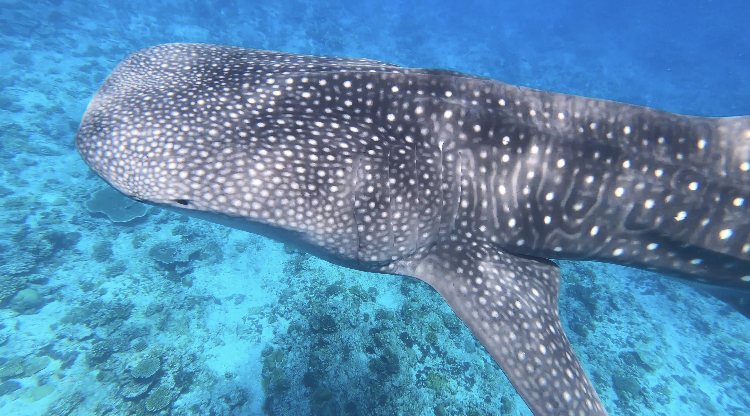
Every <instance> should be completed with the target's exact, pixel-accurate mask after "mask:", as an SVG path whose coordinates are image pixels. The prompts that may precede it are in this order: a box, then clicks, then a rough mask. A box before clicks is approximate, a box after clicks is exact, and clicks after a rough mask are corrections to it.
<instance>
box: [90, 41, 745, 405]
mask: <svg viewBox="0 0 750 416" xmlns="http://www.w3.org/2000/svg"><path fill="white" fill-rule="evenodd" d="M76 145H77V147H78V149H79V151H80V153H81V155H82V156H83V158H84V160H85V161H86V162H87V163H88V165H89V166H90V167H91V168H92V169H93V170H94V171H96V172H97V173H98V174H99V175H100V176H101V177H102V178H104V179H105V180H106V181H107V182H108V183H110V184H111V185H112V186H113V187H115V188H117V189H118V190H119V191H121V192H122V193H124V194H125V195H128V196H130V197H133V198H135V199H138V200H141V201H144V202H148V203H152V204H157V205H161V206H166V207H169V208H171V209H175V210H182V211H184V212H187V213H189V214H190V215H195V216H199V217H202V218H206V219H209V220H212V221H216V222H220V223H224V224H227V225H230V226H233V227H236V228H240V229H245V230H249V231H252V232H257V233H261V234H264V235H267V236H269V237H271V238H275V239H277V240H281V241H285V242H287V243H292V244H296V245H298V246H301V247H302V248H304V249H306V250H308V251H310V252H312V253H314V254H316V255H318V256H320V257H323V258H326V259H328V260H330V261H333V262H336V263H338V264H341V265H344V266H347V267H352V268H357V269H360V270H368V271H377V272H387V273H394V274H402V275H406V276H413V277H417V278H419V279H422V280H424V281H426V282H428V283H429V284H430V285H432V286H433V287H434V288H435V289H436V290H437V291H438V292H439V293H440V294H441V295H442V296H443V297H444V298H445V299H446V301H447V302H448V304H449V305H450V306H451V307H452V308H453V310H454V311H455V312H456V313H457V314H458V316H459V317H460V318H461V319H462V320H463V322H464V323H466V325H467V326H468V327H469V328H470V329H471V330H472V331H473V332H474V334H475V335H476V336H477V337H478V338H479V340H480V341H481V342H482V344H483V345H484V346H485V348H487V350H488V351H489V352H490V354H491V355H492V357H493V358H494V359H495V360H496V361H497V362H498V364H499V365H500V366H501V368H502V369H503V371H504V372H505V374H506V375H507V376H508V378H509V379H510V380H511V382H512V383H513V385H514V386H515V387H516V389H517V390H518V392H519V393H520V394H521V396H522V397H523V398H524V400H525V401H526V403H527V404H528V405H529V407H530V408H531V410H532V411H533V412H534V414H535V415H537V416H540V415H604V414H606V412H605V410H604V408H603V407H602V405H601V402H600V401H599V398H598V397H597V394H596V392H595V391H594V388H593V387H592V385H591V382H590V381H589V379H588V378H587V376H586V374H585V372H584V370H583V369H582V367H581V365H580V363H579V362H578V360H577V358H576V357H575V355H574V353H573V351H572V349H571V347H570V343H569V342H568V340H567V338H566V337H565V334H564V332H563V329H562V326H561V324H560V320H559V317H558V314H557V297H558V292H559V286H560V273H559V270H558V268H557V266H555V264H554V263H552V262H551V261H549V259H563V258H571V259H587V260H596V261H605V262H612V263H618V264H624V265H630V266H634V267H639V268H648V269H654V270H658V271H661V272H665V273H670V274H673V275H676V276H679V277H681V278H684V279H692V280H698V281H706V282H709V283H712V284H717V285H723V286H729V287H736V288H744V289H747V288H748V287H750V283H748V281H749V280H750V237H749V235H750V220H749V219H750V212H748V209H749V208H748V206H750V118H748V117H737V118H698V117H688V116H680V115H675V114H669V113H664V112H661V111H657V110H652V109H647V108H642V107H636V106H631V105H626V104H620V103H614V102H609V101H603V100H595V99H589V98H582V97H575V96H569V95H563V94H556V93H550V92H543V91H536V90H531V89H527V88H519V87H514V86H510V85H507V84H503V83H501V82H498V81H494V80H489V79H484V78H478V77H472V76H469V75H465V74H459V73H454V72H447V71H439V70H424V69H412V68H402V67H398V66H395V65H389V64H386V63H382V62H377V61H370V60H364V59H347V58H323V57H313V56H302V55H294V54H286V53H280V52H267V51H258V50H249V49H241V48H233V47H224V46H212V45H195V44H171V45H161V46H155V47H152V48H148V49H144V50H141V51H139V52H136V53H134V54H132V55H130V56H129V57H127V58H126V59H125V60H124V61H123V62H122V63H121V64H120V65H119V66H118V67H117V68H116V69H115V70H114V72H113V73H112V74H111V75H110V76H109V78H108V79H107V80H106V81H105V83H104V85H102V87H101V88H100V90H99V91H98V92H97V94H96V95H95V96H94V98H93V99H92V101H91V103H90V105H89V107H88V109H87V111H86V114H85V115H84V118H83V122H82V124H81V127H80V128H79V130H78V133H77V135H76Z"/></svg>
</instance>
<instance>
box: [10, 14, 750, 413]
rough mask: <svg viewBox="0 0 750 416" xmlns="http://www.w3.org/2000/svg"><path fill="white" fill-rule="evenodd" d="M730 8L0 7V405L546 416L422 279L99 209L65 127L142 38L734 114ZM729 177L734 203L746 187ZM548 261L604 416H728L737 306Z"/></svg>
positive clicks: (745, 57) (711, 291)
mask: <svg viewBox="0 0 750 416" xmlns="http://www.w3.org/2000/svg"><path fill="white" fill-rule="evenodd" d="M748 16H750V3H748V2H747V1H745V0H725V1H696V0H690V1H681V2H675V1H668V0H650V1H646V0H633V1H628V2H602V1H592V0H568V1H547V0H544V1H536V2H530V1H521V2H518V1H505V0H497V1H490V0H483V1H478V0H476V1H474V0H467V1H462V2H449V1H427V0H412V1H405V0H381V1H369V0H368V1H344V0H329V1H313V0H307V1H303V0H257V1H256V0H253V1H246V2H235V1H221V0H184V1H178V0H159V1H143V0H132V1H108V0H100V1H95V2H94V1H84V0H45V1H31V0H0V68H2V69H1V70H0V207H2V209H0V415H10V416H33V415H50V416H67V415H85V416H103V415H111V416H114V415H143V416H146V415H173V416H181V415H216V416H220V415H278V416H281V415H293V416H302V415H320V416H323V415H346V416H355V415H361V416H365V415H404V416H411V415H419V416H443V415H471V416H479V415H498V416H501V415H502V416H519V415H524V416H529V415H532V414H536V415H537V416H541V415H557V414H567V413H562V412H559V411H556V410H554V409H552V408H550V409H547V410H538V411H537V413H532V411H531V410H530V408H529V407H530V406H531V407H534V406H536V405H535V403H534V402H533V401H532V403H530V404H527V402H525V401H524V399H523V398H522V397H521V395H519V392H521V393H522V394H523V393H524V392H525V393H526V395H524V397H526V398H527V399H528V397H533V394H536V392H529V391H530V390H533V389H530V388H528V387H527V385H526V384H524V382H523V380H520V381H518V380H517V382H514V384H515V387H514V384H511V381H510V380H509V379H508V377H506V375H505V374H504V373H503V370H502V369H501V368H500V366H499V365H498V364H497V363H496V361H495V359H493V356H492V355H490V353H489V352H488V350H487V349H485V346H483V342H480V340H479V339H478V338H477V337H475V335H474V334H473V333H472V330H470V329H469V327H467V325H465V324H464V322H462V319H464V320H466V319H467V318H466V317H464V316H462V317H459V316H458V315H457V313H456V312H454V310H453V309H452V308H451V306H450V305H449V303H447V302H446V300H444V299H443V296H441V294H440V293H438V291H436V290H435V289H433V288H432V287H431V286H430V284H428V283H426V282H424V281H422V280H419V279H417V278H413V277H408V276H400V275H396V274H387V273H370V272H367V271H361V270H355V269H352V268H349V267H343V266H340V265H335V264H332V263H330V262H328V261H326V260H323V259H321V258H319V257H317V256H316V255H315V254H316V253H313V254H310V253H308V252H306V251H305V250H303V249H301V248H300V247H299V246H297V245H295V244H289V243H288V241H287V242H286V243H285V241H286V240H285V238H281V237H280V236H279V237H278V238H276V239H275V240H274V239H273V238H274V237H277V236H276V235H275V234H273V232H271V233H270V235H269V232H267V231H266V232H264V233H263V234H264V235H265V236H260V235H257V234H253V233H249V232H246V231H243V230H240V229H236V228H232V227H227V226H225V225H221V224H218V223H215V222H209V221H205V220H203V219H201V218H198V217H194V216H190V215H185V214H184V212H181V211H179V210H173V209H164V208H163V207H160V206H157V205H150V204H145V203H141V202H138V201H136V200H134V199H131V198H128V197H127V196H125V195H123V193H121V192H120V191H118V190H116V189H115V188H113V187H112V186H110V185H109V184H108V183H107V182H105V181H104V180H102V178H101V177H100V175H103V174H102V172H106V171H108V169H109V168H108V167H107V168H102V170H101V171H100V170H97V171H96V172H95V171H94V170H92V169H91V168H90V167H89V165H87V162H89V164H91V161H90V160H87V162H84V160H83V159H82V157H81V154H80V153H79V151H78V150H77V148H76V132H77V131H78V129H79V126H80V125H81V121H82V118H83V117H84V114H85V113H86V112H87V108H88V109H89V110H90V111H91V109H92V108H95V107H96V106H97V105H98V104H97V103H98V101H96V100H95V102H92V103H91V104H89V103H90V101H91V99H92V97H93V96H94V94H95V93H96V92H97V90H98V89H99V87H100V86H101V85H102V83H103V82H104V81H105V79H107V77H108V76H109V75H110V73H112V71H113V70H114V69H115V68H116V67H117V65H118V64H119V63H120V62H121V61H122V60H123V59H125V58H126V57H127V56H128V55H129V54H131V53H133V52H135V51H138V50H140V49H143V48H147V47H151V46H155V45H160V44H166V43H202V44H216V45H231V46H238V47H243V48H251V49H262V50H270V51H280V52H285V53H296V54H306V55H317V56H335V57H349V58H366V59H371V60H377V61H382V62H387V63H389V64H394V65H398V66H402V67H411V68H435V69H442V70H448V71H457V72H461V73H466V74H470V75H472V76H476V77H483V78H491V79H496V80H499V81H502V82H506V83H508V84H512V85H518V86H523V87H530V88H534V89H539V90H547V91H554V92H558V93H564V94H572V95H579V96H586V97H592V98H598V99H606V100H612V101H618V102H623V103H628V104H635V105H639V106H647V107H652V108H657V109H660V110H664V111H668V112H671V113H678V114H687V115H695V116H711V117H725V116H743V115H749V114H750V70H749V69H748V68H750V32H748V31H747V30H745V28H746V26H747V18H748ZM283 56H287V55H283ZM159 58H160V55H158V54H155V55H153V56H152V57H151V58H150V59H152V60H151V61H150V62H151V63H150V64H151V65H154V66H158V65H159V64H160V62H159ZM143 59H144V60H147V58H143ZM289 59H294V58H289ZM347 62H349V61H347ZM352 62H353V61H352ZM357 62H359V63H358V64H357V65H360V64H362V62H363V61H357ZM368 62H370V61H368ZM350 63H351V62H350ZM167 65H168V63H166V62H165V63H164V66H165V67H166V66H167ZM352 65H353V64H352ZM363 65H364V64H363ZM368 65H371V63H368ZM372 65H376V66H377V65H380V64H379V63H377V64H372ZM378 68H380V67H378ZM383 68H388V70H389V71H391V72H393V73H395V72H394V71H396V72H397V71H398V70H397V69H394V67H392V66H387V67H383ZM373 71H374V70H373ZM259 72H260V71H259ZM415 73H416V72H415ZM420 74H422V75H424V74H426V75H424V76H425V77H427V79H436V80H442V79H446V77H449V76H453V75H455V74H449V73H445V72H439V71H434V72H433V71H425V72H421V73H420ZM441 74H442V75H441ZM446 74H447V75H446ZM148 75H149V74H148V73H147V72H138V71H137V70H136V71H134V72H133V73H132V74H128V76H129V77H131V78H129V81H128V82H133V83H134V84H137V83H138V82H145V83H148V82H151V80H149V79H148V78H149V77H148ZM342 76H343V75H342ZM429 77H433V78H429ZM441 77H442V78H441ZM131 79H132V80H135V81H130V80H131ZM281 79H283V78H281ZM333 79H336V80H337V81H338V78H336V77H334V78H333ZM407 79H408V71H407ZM414 79H416V78H414ZM144 80H145V81H144ZM352 80H353V81H354V79H352ZM271 81H273V79H271ZM271 81H269V82H268V83H269V84H271V83H272V82H271ZM323 81H324V80H321V81H320V82H319V84H320V86H321V87H322V86H323V85H324V82H323ZM169 82H175V83H179V80H172V81H169ZM288 84H292V79H291V78H290V79H289V80H288ZM342 85H344V86H345V87H348V85H350V81H349V80H346V81H343V84H342ZM409 85H411V84H409ZM367 88H370V87H369V86H368V87H367ZM209 89H210V88H209ZM217 89H219V87H217ZM388 91H389V92H388V93H389V94H396V95H397V96H398V94H406V93H407V92H406V91H398V88H397V87H395V86H394V87H393V88H390V87H389V90H388ZM409 92H411V91H409ZM446 95H448V94H446ZM103 100H104V99H103ZM447 102H448V105H453V102H452V101H447ZM115 104H122V103H115ZM113 107H116V106H115V105H113ZM133 111H135V112H137V111H139V109H137V108H136V109H135V110H133ZM144 111H145V110H144ZM421 111H422V107H419V110H418V112H421ZM449 111H450V110H446V111H445V112H443V111H442V110H441V111H440V113H439V114H440V117H445V118H446V119H448V118H450V116H452V115H454V114H453V113H450V112H449ZM436 114H437V113H436ZM471 114H473V113H470V114H469V115H468V116H467V117H469V116H471ZM562 115H563V113H560V116H559V118H560V119H561V120H562V118H563V117H562ZM344 118H345V119H346V118H347V117H344ZM388 119H389V120H390V119H391V114H389V115H388ZM626 129H627V131H626V133H628V132H629V130H630V127H626ZM352 131H354V130H352ZM474 131H475V132H476V133H479V132H480V128H479V124H477V125H476V126H474ZM745 133H746V134H747V135H746V137H745V140H747V141H748V142H750V130H745ZM207 134H208V135H212V134H213V133H212V131H208V132H207ZM81 137H83V136H81V135H80V133H79V139H80V138H81ZM701 143H704V142H701ZM123 146H125V144H123ZM700 146H701V148H702V146H703V145H702V144H700ZM743 146H744V147H739V149H740V150H739V151H738V152H737V154H738V156H737V157H738V158H742V157H748V154H750V151H749V150H748V148H749V147H748V145H747V144H744V145H743ZM80 147H81V144H80V143H79V148H80ZM742 149H744V150H742ZM152 150H154V149H152ZM743 151H744V152H745V154H744V155H743V154H742V153H741V152H743ZM91 154H92V155H93V154H94V153H91ZM102 154H103V153H102ZM91 157H93V156H91ZM627 163H628V164H629V162H627ZM563 164H564V163H563ZM290 166H291V165H290ZM290 166H285V165H283V164H280V165H277V166H275V167H274V168H275V169H278V170H279V171H280V172H283V171H284V170H289V169H291V167H290ZM742 166H743V167H746V166H750V164H748V162H745V163H744V164H743V165H742ZM558 167H560V168H562V166H560V163H559V162H558ZM115 170H116V168H115V167H112V169H111V171H115ZM744 170H745V171H747V169H744ZM97 173H99V174H97ZM320 175H321V176H322V175H323V173H320ZM696 183H697V182H696ZM690 186H691V187H692V186H693V185H692V184H691V185H690ZM696 186H697V185H696ZM737 189H738V191H737V192H740V193H743V192H744V194H748V193H750V190H748V189H749V188H748V182H747V181H744V182H742V184H737ZM120 190H121V191H122V189H120ZM615 192H618V191H615ZM744 194H742V195H744ZM618 196H619V195H618ZM140 199H144V200H147V202H154V201H153V200H152V201H148V198H140ZM175 201H176V202H177V204H178V205H187V201H183V200H182V199H175ZM743 204H744V198H740V197H737V198H735V199H734V205H735V206H736V207H738V208H739V207H740V206H742V205H743ZM183 211H184V210H183ZM745 212H747V210H745ZM679 216H680V214H678V217H679ZM514 221H515V220H514ZM545 221H546V219H545ZM737 221H738V222H739V223H744V224H745V225H747V224H748V221H749V220H748V217H747V216H745V217H741V218H739V220H737ZM334 225H335V224H334ZM334 225H332V226H334ZM597 230H598V228H597ZM737 230H748V227H747V226H745V227H744V228H742V227H739V228H737ZM722 233H723V234H721V238H722V239H725V237H726V238H729V237H730V235H731V234H730V235H727V230H723V231H722ZM594 234H595V233H594V232H593V230H592V232H591V235H592V236H593V235H594ZM268 237H272V238H268ZM735 237H737V236H735ZM739 238H745V239H747V236H746V235H745V236H742V235H740V236H739ZM337 243H340V242H337ZM355 244H356V243H355ZM342 245H345V244H343V243H342ZM745 247H747V245H746V246H745ZM345 249H346V247H343V248H342V249H341V250H345ZM744 253H745V257H743V258H744V259H745V260H744V261H743V260H740V262H739V264H740V266H739V267H748V264H749V263H748V262H747V260H746V254H747V251H745V252H744ZM615 255H617V253H616V254H615ZM514 258H515V257H514ZM723 258H724V257H721V259H723ZM736 258H740V257H739V256H736ZM518 261H519V262H520V261H522V260H518ZM446 263H447V261H446ZM556 263H557V264H558V266H559V269H560V275H561V288H560V290H559V314H560V320H561V321H562V328H563V329H564V332H565V334H566V335H567V338H568V339H569V341H570V344H571V345H572V350H573V351H574V353H575V355H576V356H577V357H578V359H579V360H580V363H581V366H582V367H583V370H585V372H586V373H587V374H588V378H589V379H590V380H591V385H592V386H593V387H594V389H595V390H596V393H593V392H591V393H590V394H593V396H596V394H598V397H599V399H601V403H602V404H603V408H604V409H605V410H606V412H607V413H608V414H610V415H613V416H614V415H632V416H635V415H680V416H684V415H733V416H741V415H750V319H748V317H750V304H748V302H750V296H748V295H747V293H746V292H743V291H741V290H740V289H736V288H724V289H716V288H710V287H704V286H696V285H694V284H688V282H685V281H682V280H679V279H674V278H672V277H667V276H665V275H662V274H659V273H656V272H652V271H645V270H641V269H636V268H627V267H624V266H617V265H612V264H606V263H598V262H581V261H568V260H560V261H556ZM373 270H374V269H373ZM399 270H401V269H399ZM382 271H387V270H385V269H382ZM393 271H394V273H397V272H398V270H396V269H394V270H393ZM739 273H740V275H741V274H742V273H743V271H742V270H740V272H739ZM744 273H746V274H747V276H745V277H747V278H749V279H750V277H749V276H750V270H744ZM402 274H408V273H403V272H402ZM720 278H721V276H717V279H720ZM709 280H710V279H709ZM745 281H746V280H745ZM479 301H480V302H484V298H479ZM468 319H471V318H468ZM542 353H543V354H544V353H545V351H542ZM521 355H522V354H521V353H519V357H518V359H519V360H521V361H523V359H524V357H522V356H521ZM540 365H541V364H540ZM570 377H571V379H572V378H573V377H572V376H570ZM542 384H545V383H542ZM576 392H578V391H576ZM576 394H577V393H576ZM562 397H564V398H565V400H568V399H569V394H568V393H567V391H566V392H565V394H564V395H563V396H562ZM527 401H528V400H527ZM534 408H537V409H538V408H539V407H534ZM576 414H578V413H576ZM580 414H583V415H594V414H605V413H603V412H596V411H594V410H591V409H590V408H589V409H583V408H581V409H580Z"/></svg>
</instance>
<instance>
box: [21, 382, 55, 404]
mask: <svg viewBox="0 0 750 416" xmlns="http://www.w3.org/2000/svg"><path fill="white" fill-rule="evenodd" d="M54 391H55V386H53V385H51V384H43V385H41V386H38V387H33V388H31V389H29V392H28V393H26V397H27V398H28V399H29V401H31V402H36V401H39V400H41V399H43V398H45V397H47V396H49V395H50V394H52V393H53V392H54Z"/></svg>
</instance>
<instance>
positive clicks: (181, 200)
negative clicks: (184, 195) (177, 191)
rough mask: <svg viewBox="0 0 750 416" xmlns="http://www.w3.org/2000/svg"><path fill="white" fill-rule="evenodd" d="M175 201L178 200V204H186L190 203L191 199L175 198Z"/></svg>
mask: <svg viewBox="0 0 750 416" xmlns="http://www.w3.org/2000/svg"><path fill="white" fill-rule="evenodd" d="M174 202H177V203H178V204H180V205H185V206H187V205H189V204H190V201H189V200H187V199H175V200H174Z"/></svg>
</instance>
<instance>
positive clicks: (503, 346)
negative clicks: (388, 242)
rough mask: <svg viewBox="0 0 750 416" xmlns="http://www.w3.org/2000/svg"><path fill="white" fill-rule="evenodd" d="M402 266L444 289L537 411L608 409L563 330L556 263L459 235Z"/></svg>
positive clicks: (544, 414) (543, 414)
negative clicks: (462, 241) (467, 240)
mask: <svg viewBox="0 0 750 416" xmlns="http://www.w3.org/2000/svg"><path fill="white" fill-rule="evenodd" d="M399 266H400V267H401V270H400V272H401V273H402V274H407V275H411V276H414V277H417V278H419V279H421V280H424V281H426V282H427V283H429V284H430V285H431V286H432V287H433V288H435V290H437V291H438V293H440V294H441V295H442V296H443V298H444V299H445V300H446V301H447V302H448V304H449V305H450V307H451V308H452V309H453V310H454V311H455V312H456V314H457V315H458V316H459V317H460V318H461V320H462V321H463V322H464V323H465V324H466V325H467V326H468V327H469V328H470V329H471V331H472V332H473V333H474V335H476V337H477V338H478V339H479V341H480V342H481V343H482V345H484V347H485V348H486V349H487V351H489V353H490V354H491V355H492V357H493V358H494V359H495V361H496V362H497V363H498V364H500V367H501V368H502V369H503V372H505V374H506V376H507V377H508V378H509V379H510V381H511V383H513V386H515V388H516V390H517V391H518V393H519V394H520V395H521V397H523V399H524V400H525V401H526V404H527V405H528V406H529V408H530V409H531V410H532V412H534V415H536V416H553V415H554V416H559V415H585V416H590V415H606V414H607V413H606V411H605V410H604V407H603V406H602V404H601V401H600V400H599V397H598V396H597V394H596V391H595V390H594V388H593V386H592V385H591V381H590V380H589V379H588V377H587V376H586V373H585V371H584V370H583V368H582V367H581V364H580V363H579V362H578V359H577V358H576V356H575V354H574V352H573V350H572V348H571V346H570V342H569V341H568V339H567V337H566V336H565V333H564V332H563V328H562V325H561V323H560V318H559V316H558V313H557V296H558V292H559V288H560V271H559V270H558V268H557V266H556V265H555V264H554V263H552V262H550V261H547V260H540V259H529V258H524V257H520V256H516V255H513V254H509V253H506V252H504V251H502V250H500V249H498V248H496V247H494V246H492V245H490V244H478V243H468V244H467V245H466V246H462V245H459V244H458V241H456V242H455V243H448V244H441V245H439V246H436V247H434V248H433V250H431V251H430V252H429V253H427V254H425V255H421V256H419V257H415V258H413V259H410V260H408V261H405V262H403V263H401V264H400V265H399Z"/></svg>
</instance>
